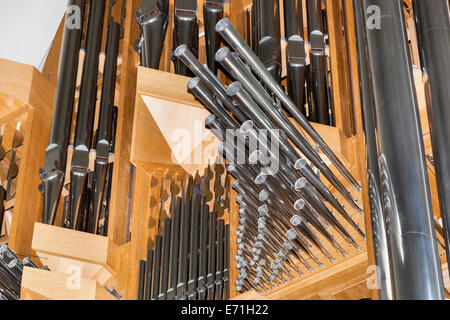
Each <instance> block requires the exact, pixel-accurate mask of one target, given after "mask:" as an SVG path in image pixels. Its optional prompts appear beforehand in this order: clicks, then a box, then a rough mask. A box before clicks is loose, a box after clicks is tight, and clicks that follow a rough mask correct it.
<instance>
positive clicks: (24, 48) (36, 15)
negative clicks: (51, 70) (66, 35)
mask: <svg viewBox="0 0 450 320" xmlns="http://www.w3.org/2000/svg"><path fill="white" fill-rule="evenodd" d="M66 6H67V0H31V1H30V0H0V39H1V44H0V58H3V59H8V60H14V61H17V62H21V63H25V64H30V65H32V66H34V67H36V68H37V69H39V70H40V71H42V68H43V66H44V62H45V59H46V57H47V54H48V51H49V49H50V46H51V44H52V41H53V39H54V37H55V34H56V32H57V30H58V27H59V24H60V23H61V19H62V18H63V17H64V13H65V10H66Z"/></svg>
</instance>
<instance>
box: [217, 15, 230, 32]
mask: <svg viewBox="0 0 450 320" xmlns="http://www.w3.org/2000/svg"><path fill="white" fill-rule="evenodd" d="M229 26H231V22H230V19H228V18H223V19H222V20H220V21H219V22H217V24H216V31H217V32H222V31H224V30H225V29H226V28H228V27H229Z"/></svg>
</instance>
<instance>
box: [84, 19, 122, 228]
mask: <svg viewBox="0 0 450 320" xmlns="http://www.w3.org/2000/svg"><path fill="white" fill-rule="evenodd" d="M119 41H120V25H119V24H118V23H117V22H113V21H112V22H110V23H109V25H108V40H107V42H106V61H105V71H104V79H103V88H102V98H101V102H100V112H99V121H98V129H97V133H98V136H97V143H96V148H95V149H96V151H97V157H96V158H95V173H94V183H95V189H94V190H95V192H94V204H93V213H92V214H93V217H92V223H91V224H90V226H89V232H90V233H93V234H97V232H98V224H99V218H100V211H101V208H102V200H103V195H104V192H105V187H106V178H107V174H108V164H109V153H110V141H111V122H112V118H113V107H114V97H115V92H116V74H117V57H118V55H119Z"/></svg>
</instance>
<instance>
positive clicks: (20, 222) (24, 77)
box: [0, 59, 55, 256]
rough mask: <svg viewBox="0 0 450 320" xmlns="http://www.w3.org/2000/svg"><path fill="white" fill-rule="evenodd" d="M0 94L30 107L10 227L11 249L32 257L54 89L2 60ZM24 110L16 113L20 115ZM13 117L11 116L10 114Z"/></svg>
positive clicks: (38, 76)
mask: <svg viewBox="0 0 450 320" xmlns="http://www.w3.org/2000/svg"><path fill="white" fill-rule="evenodd" d="M0 69H1V70H2V73H1V74H0V91H3V92H6V93H7V94H8V95H9V96H11V97H13V98H15V99H18V100H20V101H22V102H23V103H24V104H25V103H26V104H27V107H26V108H27V109H28V112H27V113H26V121H24V123H23V124H22V128H23V132H24V133H25V134H24V145H23V156H22V159H21V168H23V169H22V170H20V171H19V175H18V178H17V189H16V193H17V196H16V199H15V207H14V214H13V220H12V226H11V237H10V239H9V241H10V246H11V248H13V249H14V250H16V251H17V253H18V254H20V255H24V256H25V255H29V254H30V248H31V238H32V234H33V224H34V222H35V221H40V220H41V194H40V193H39V191H38V189H37V187H38V185H39V184H40V183H41V180H40V177H39V174H38V172H39V168H41V167H42V165H43V163H44V157H45V149H46V148H47V144H48V138H49V135H50V123H51V121H49V119H51V114H52V107H53V97H54V94H55V89H54V87H53V86H52V85H51V84H50V83H49V82H48V81H47V80H46V79H45V78H44V77H43V76H42V75H41V74H40V73H39V72H38V71H37V70H36V69H35V68H33V67H31V66H28V65H24V64H20V63H16V62H11V61H7V60H2V59H0ZM20 113H22V111H20V112H18V113H16V115H18V116H19V114H20ZM10 116H12V114H10Z"/></svg>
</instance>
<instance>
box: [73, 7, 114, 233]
mask: <svg viewBox="0 0 450 320" xmlns="http://www.w3.org/2000/svg"><path fill="white" fill-rule="evenodd" d="M105 6H106V1H105V0H93V1H91V5H90V9H89V23H88V28H87V35H86V58H85V59H84V65H83V77H82V79H81V87H80V102H79V104H78V113H77V123H76V127H75V138H74V151H73V157H72V168H71V177H70V201H69V204H70V211H69V214H70V218H69V221H70V228H71V229H77V230H79V228H80V224H79V219H78V218H79V216H80V212H81V210H83V208H82V207H83V204H84V199H85V196H86V185H87V180H88V175H89V152H90V148H91V145H92V130H93V126H94V114H95V105H96V101H97V78H98V65H99V54H100V47H101V44H102V32H103V21H104V17H105Z"/></svg>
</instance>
